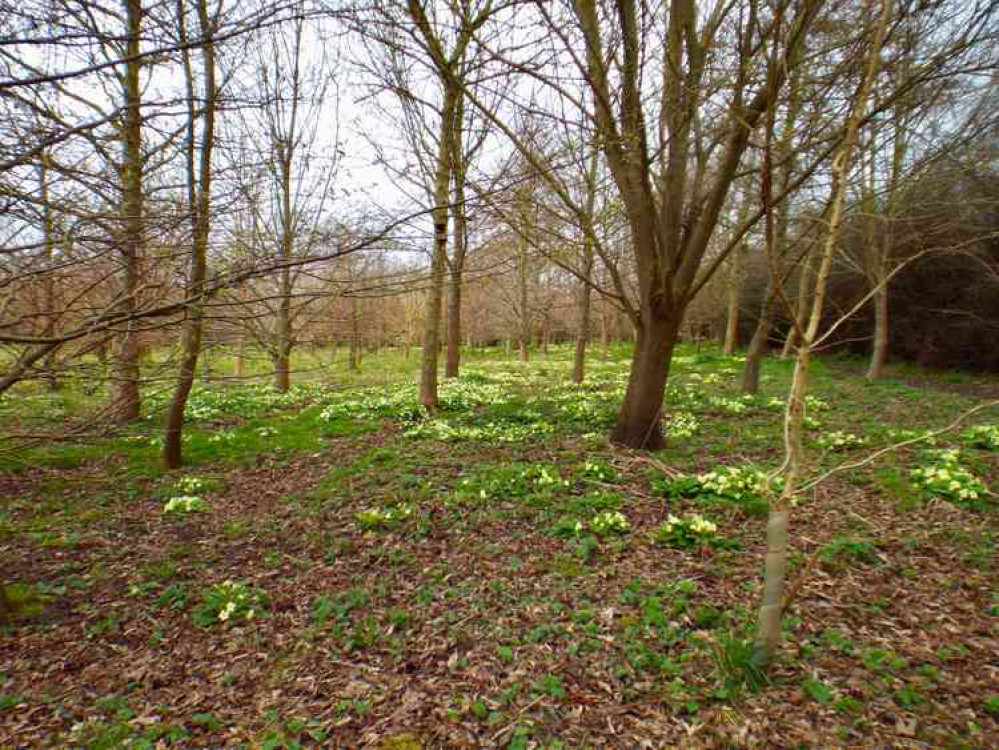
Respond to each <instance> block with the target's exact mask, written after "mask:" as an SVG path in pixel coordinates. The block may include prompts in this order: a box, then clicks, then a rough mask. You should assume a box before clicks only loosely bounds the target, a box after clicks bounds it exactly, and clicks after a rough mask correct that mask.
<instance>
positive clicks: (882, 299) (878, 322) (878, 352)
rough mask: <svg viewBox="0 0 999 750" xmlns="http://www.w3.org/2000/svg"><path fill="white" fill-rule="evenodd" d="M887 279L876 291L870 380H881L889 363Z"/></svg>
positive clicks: (869, 369) (868, 375)
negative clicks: (886, 364)
mask: <svg viewBox="0 0 999 750" xmlns="http://www.w3.org/2000/svg"><path fill="white" fill-rule="evenodd" d="M887 283H888V282H887V279H882V280H881V281H879V282H878V286H877V288H876V289H875V290H874V348H873V349H872V351H871V364H870V367H869V368H868V370H867V379H868V380H879V379H880V378H881V377H882V376H883V375H884V366H885V363H886V362H887V361H888V287H887Z"/></svg>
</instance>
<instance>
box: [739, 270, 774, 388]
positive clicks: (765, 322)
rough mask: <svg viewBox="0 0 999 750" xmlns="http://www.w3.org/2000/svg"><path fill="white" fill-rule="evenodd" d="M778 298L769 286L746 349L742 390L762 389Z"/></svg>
mask: <svg viewBox="0 0 999 750" xmlns="http://www.w3.org/2000/svg"><path fill="white" fill-rule="evenodd" d="M776 307H777V299H776V296H775V295H774V293H773V290H772V289H770V288H769V287H767V296H766V299H765V300H764V302H763V307H762V308H761V309H760V318H759V320H758V321H757V322H756V330H755V331H754V332H753V338H752V340H751V341H750V342H749V349H747V350H746V367H745V370H744V371H743V375H742V390H743V392H744V393H751V394H756V393H758V392H759V390H760V370H761V368H762V366H763V360H764V358H765V357H766V356H767V343H768V342H769V340H770V329H771V328H772V327H773V317H774V309H775V308H776Z"/></svg>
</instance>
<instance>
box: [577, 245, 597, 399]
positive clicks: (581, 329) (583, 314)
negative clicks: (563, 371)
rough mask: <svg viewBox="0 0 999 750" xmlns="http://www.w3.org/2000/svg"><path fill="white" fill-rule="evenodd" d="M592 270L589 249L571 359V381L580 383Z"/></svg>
mask: <svg viewBox="0 0 999 750" xmlns="http://www.w3.org/2000/svg"><path fill="white" fill-rule="evenodd" d="M592 270H593V251H592V248H591V249H590V252H589V255H588V257H587V262H586V263H585V264H584V267H583V273H584V275H585V277H586V278H585V280H584V281H582V282H580V288H579V323H578V326H577V328H576V352H575V355H574V356H573V360H572V382H573V383H582V382H583V378H584V377H585V376H586V344H587V342H588V341H589V340H590V301H591V298H592V293H591V290H590V285H589V283H587V282H588V281H589V278H590V273H591V272H592Z"/></svg>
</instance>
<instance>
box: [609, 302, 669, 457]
mask: <svg viewBox="0 0 999 750" xmlns="http://www.w3.org/2000/svg"><path fill="white" fill-rule="evenodd" d="M671 312H672V314H666V315H661V316H658V317H653V316H652V315H650V314H648V311H643V315H642V321H641V324H640V325H638V326H636V327H635V349H634V353H633V354H632V359H631V375H630V377H629V378H628V388H627V390H626V391H625V394H624V402H623V403H622V404H621V411H620V412H619V414H618V420H617V426H616V427H615V428H614V431H613V432H612V433H611V441H612V442H614V443H618V444H619V445H624V446H627V447H629V448H645V449H648V450H659V449H660V448H662V447H664V445H665V441H664V439H663V433H662V428H661V426H660V425H661V416H660V412H661V410H662V405H663V397H664V395H665V392H666V380H667V378H668V377H669V368H670V361H671V360H672V358H673V349H674V348H675V347H676V340H677V334H678V333H679V330H680V322H681V321H682V320H683V313H682V311H671Z"/></svg>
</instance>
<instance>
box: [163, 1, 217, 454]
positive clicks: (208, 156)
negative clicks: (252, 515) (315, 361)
mask: <svg viewBox="0 0 999 750" xmlns="http://www.w3.org/2000/svg"><path fill="white" fill-rule="evenodd" d="M207 2H208V0H197V11H198V20H199V25H200V27H201V28H200V31H201V34H200V36H201V38H202V39H203V40H204V44H203V45H202V47H201V50H202V56H203V71H204V72H203V75H204V109H203V113H202V118H203V121H202V131H201V133H202V135H201V143H200V148H199V158H200V162H199V165H198V174H197V175H195V171H194V141H195V136H194V134H195V129H196V127H197V124H196V123H197V114H196V111H195V99H194V97H195V86H194V74H193V71H192V70H191V62H190V58H189V55H188V52H187V51H186V48H185V50H184V51H183V52H182V54H183V56H184V67H185V73H186V78H187V97H188V118H189V119H188V203H189V209H190V211H191V222H192V225H193V226H192V228H193V232H192V235H193V236H192V247H191V272H190V279H189V283H188V294H189V295H190V296H195V297H197V296H198V295H200V294H201V293H202V292H203V290H204V285H205V277H206V274H207V265H208V235H209V232H210V230H211V200H212V149H213V148H214V145H215V106H216V102H217V96H216V94H217V91H216V89H215V45H214V42H213V29H212V24H211V19H210V18H209V15H208V6H207ZM177 15H178V21H179V23H180V28H181V38H182V42H186V40H187V33H186V29H185V25H184V19H185V9H184V2H183V0H178V5H177ZM203 331H204V303H203V301H202V300H201V299H197V300H196V301H195V302H194V303H193V304H192V305H191V306H190V307H189V308H188V311H187V320H186V322H185V325H184V333H183V340H182V347H181V348H182V352H183V354H182V359H181V365H180V375H179V377H178V379H177V387H176V389H175V391H174V395H173V400H172V401H171V403H170V407H169V409H168V410H167V421H166V434H165V437H164V443H163V463H164V464H165V465H166V468H168V469H179V468H180V467H181V464H182V462H183V447H182V446H183V429H184V414H185V410H186V408H187V398H188V396H189V395H190V393H191V387H192V386H193V384H194V376H195V372H196V371H197V368H198V356H199V354H200V353H201V339H202V333H203Z"/></svg>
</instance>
